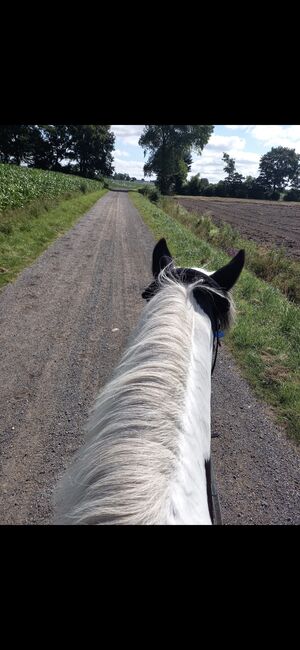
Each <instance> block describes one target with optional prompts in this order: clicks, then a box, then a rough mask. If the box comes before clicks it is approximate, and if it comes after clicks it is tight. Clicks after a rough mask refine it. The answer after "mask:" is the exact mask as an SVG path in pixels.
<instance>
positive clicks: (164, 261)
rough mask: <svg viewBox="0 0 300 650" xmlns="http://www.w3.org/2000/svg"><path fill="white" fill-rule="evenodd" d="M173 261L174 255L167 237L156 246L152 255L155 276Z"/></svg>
mask: <svg viewBox="0 0 300 650" xmlns="http://www.w3.org/2000/svg"><path fill="white" fill-rule="evenodd" d="M170 262H172V255H171V253H170V251H169V249H168V246H167V242H166V240H165V239H160V240H159V241H158V242H157V244H156V245H155V247H154V250H153V255H152V273H153V275H154V277H155V278H157V276H158V275H159V273H160V272H161V271H162V270H163V269H164V268H165V266H167V265H168V264H170Z"/></svg>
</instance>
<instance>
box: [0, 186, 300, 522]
mask: <svg viewBox="0 0 300 650" xmlns="http://www.w3.org/2000/svg"><path fill="white" fill-rule="evenodd" d="M153 243H154V240H153V237H152V235H151V233H150V232H149V230H148V229H147V227H146V226H145V225H144V223H143V222H142V220H141V218H140V216H139V214H138V213H137V211H136V209H135V208H134V207H133V206H132V204H131V202H130V200H129V198H128V196H127V194H126V193H124V192H109V193H108V194H106V195H105V196H104V197H103V198H102V199H100V201H98V203H97V204H96V205H94V206H93V208H91V209H90V210H89V212H87V213H86V214H85V215H84V216H83V217H82V218H81V219H80V221H79V222H78V223H77V224H76V225H75V226H74V227H73V228H72V229H71V230H70V231H69V232H68V233H66V234H65V235H64V236H63V237H61V238H59V239H58V240H57V241H56V242H54V244H52V245H51V246H50V247H49V248H48V250H47V251H46V252H45V253H43V254H42V255H41V256H40V257H39V258H38V260H37V261H36V262H35V263H34V264H33V265H32V266H31V267H29V268H28V269H26V270H25V271H24V272H23V273H21V274H20V275H19V277H18V279H17V281H16V282H15V283H14V284H11V285H9V286H8V287H7V288H6V289H5V290H4V291H3V292H2V293H1V294H0V368H1V390H0V436H1V437H0V453H1V473H0V524H47V523H49V522H50V521H51V516H52V490H53V487H54V485H55V483H56V481H57V478H58V476H59V475H60V473H61V472H62V470H63V468H65V467H66V465H67V464H68V462H69V459H70V457H71V456H72V455H73V452H74V451H75V450H76V449H77V447H78V446H79V445H80V444H81V442H82V440H83V434H82V428H83V424H84V422H85V421H86V417H87V412H88V409H89V407H90V405H91V404H92V402H93V400H94V397H95V395H96V393H97V391H98V389H99V387H100V386H101V385H103V383H104V382H105V381H106V380H107V378H108V377H109V375H110V373H111V370H112V368H113V367H114V365H115V364H116V362H117V360H118V358H119V356H120V353H121V350H122V348H123V346H124V344H125V342H126V339H127V337H128V335H129V333H130V331H131V330H132V328H133V326H134V324H135V323H136V321H137V319H138V316H139V314H140V311H141V309H142V307H143V304H144V303H143V300H142V298H141V291H142V290H143V289H144V287H145V285H146V284H147V282H148V281H149V279H150V277H151V276H150V268H151V255H152V247H153ZM116 328H117V329H116ZM113 330H115V331H113ZM213 410H214V414H213V424H214V427H215V428H217V430H218V431H220V432H221V436H222V437H221V439H220V440H214V441H213V449H214V452H215V455H214V458H215V460H214V464H215V473H216V478H217V484H218V488H219V494H220V501H221V508H222V514H223V519H224V523H231V524H235V523H236V524H239V523H247V524H255V523H259V524H264V523H267V524H272V523H273V524H279V523H280V524H285V523H292V524H296V523H300V504H299V454H298V453H297V452H296V450H295V449H294V447H293V445H292V444H290V443H289V442H287V441H286V440H285V439H284V437H283V436H282V434H281V432H280V431H279V430H277V429H276V428H275V427H274V424H273V423H272V420H271V419H270V418H269V417H268V415H267V414H266V411H265V410H264V408H263V407H262V406H260V405H259V404H257V402H256V401H255V400H254V398H253V396H252V394H251V391H250V390H249V388H248V386H247V384H246V383H245V382H244V381H243V380H242V379H241V378H240V377H239V373H238V372H237V371H236V369H235V366H234V363H233V361H232V360H231V359H230V357H229V355H228V353H226V352H225V349H223V350H222V351H221V355H220V356H219V357H218V367H217V369H216V371H215V375H214V380H213Z"/></svg>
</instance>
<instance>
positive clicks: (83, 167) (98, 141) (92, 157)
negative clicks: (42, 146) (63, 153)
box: [68, 124, 115, 178]
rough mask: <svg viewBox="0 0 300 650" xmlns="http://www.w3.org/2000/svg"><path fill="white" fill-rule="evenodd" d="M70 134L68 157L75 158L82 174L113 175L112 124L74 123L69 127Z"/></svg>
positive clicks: (89, 175) (113, 138)
mask: <svg viewBox="0 0 300 650" xmlns="http://www.w3.org/2000/svg"><path fill="white" fill-rule="evenodd" d="M68 131H69V134H70V141H69V149H68V158H70V160H75V161H76V162H77V163H78V166H79V174H80V176H83V177H86V178H97V177H99V176H100V175H101V174H103V176H111V175H112V173H113V166H112V162H113V158H112V154H111V152H112V151H113V149H114V142H115V136H114V134H113V133H112V132H110V126H106V125H105V126H104V125H100V124H87V125H72V126H69V128H68Z"/></svg>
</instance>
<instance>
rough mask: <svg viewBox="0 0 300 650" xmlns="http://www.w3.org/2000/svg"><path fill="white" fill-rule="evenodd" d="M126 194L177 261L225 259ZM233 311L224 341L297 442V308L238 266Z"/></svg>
mask: <svg viewBox="0 0 300 650" xmlns="http://www.w3.org/2000/svg"><path fill="white" fill-rule="evenodd" d="M129 196H130V198H131V200H132V202H133V203H134V205H135V207H136V208H137V209H138V211H139V213H140V214H141V216H142V218H143V219H144V221H145V223H146V224H147V225H148V227H149V228H150V230H151V231H152V233H153V235H154V236H155V238H156V239H159V238H160V237H165V238H166V240H167V243H168V245H169V247H170V250H171V252H172V254H173V255H174V257H175V259H176V261H177V263H178V264H179V265H183V266H202V267H203V266H204V265H205V264H206V265H207V268H208V269H209V270H213V269H217V268H219V267H220V266H222V265H223V264H225V263H226V262H228V261H229V259H230V258H229V257H228V256H227V255H226V254H225V253H224V252H223V251H221V250H218V249H217V248H215V247H213V246H212V245H211V244H209V243H208V242H206V241H203V240H200V239H199V237H197V236H196V235H195V234H193V233H192V232H191V231H190V230H189V229H188V228H187V227H185V226H184V225H182V224H180V223H178V221H176V220H174V219H173V218H172V217H170V216H169V215H167V214H166V213H165V212H164V211H163V210H161V209H160V208H158V207H157V206H155V205H153V204H152V203H150V201H148V200H147V199H145V198H144V197H143V196H142V195H140V194H136V193H131V194H130V195H129ZM233 294H234V299H235V302H236V306H237V311H238V317H237V322H236V325H235V326H234V327H233V328H232V330H231V331H230V332H228V333H227V334H226V345H227V346H228V348H229V349H230V350H231V351H232V354H233V355H234V357H235V358H236V359H237V360H238V362H239V365H240V367H241V369H242V372H243V375H244V376H245V377H246V379H247V380H248V381H249V383H250V384H251V385H252V387H253V388H254V391H255V393H256V395H257V396H258V397H260V398H261V399H263V400H264V401H265V402H266V403H267V404H269V405H270V406H271V407H272V410H273V412H274V414H275V415H276V416H277V418H278V420H279V421H280V423H281V424H282V425H283V426H284V427H285V429H286V432H287V434H288V435H290V436H291V437H293V438H294V439H295V440H297V442H300V375H299V367H300V309H299V308H298V307H297V306H296V305H294V304H292V303H291V302H289V301H288V300H287V299H286V298H285V297H284V296H283V295H282V294H281V292H280V291H279V290H278V289H276V288H275V287H273V286H272V285H270V284H268V283H266V282H264V281H263V280H260V279H259V278H257V277H256V276H255V275H254V274H253V273H251V272H249V271H247V270H244V271H243V273H242V275H241V277H240V279H239V281H238V283H237V285H236V286H235V288H234V291H233Z"/></svg>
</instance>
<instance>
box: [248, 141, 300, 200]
mask: <svg viewBox="0 0 300 650" xmlns="http://www.w3.org/2000/svg"><path fill="white" fill-rule="evenodd" d="M299 161H300V155H299V154H296V151H295V149H289V148H288V147H272V149H271V151H268V153H266V154H264V155H263V156H262V157H261V159H260V163H259V172H260V175H259V177H258V179H257V180H258V181H259V182H260V184H261V185H263V186H264V187H265V188H266V189H268V190H269V191H270V190H271V191H272V192H273V193H275V192H282V190H284V188H285V187H287V185H288V184H289V183H295V182H297V180H296V179H297V176H298V177H299Z"/></svg>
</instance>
